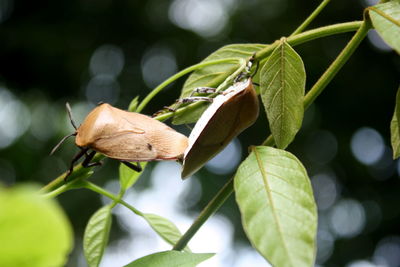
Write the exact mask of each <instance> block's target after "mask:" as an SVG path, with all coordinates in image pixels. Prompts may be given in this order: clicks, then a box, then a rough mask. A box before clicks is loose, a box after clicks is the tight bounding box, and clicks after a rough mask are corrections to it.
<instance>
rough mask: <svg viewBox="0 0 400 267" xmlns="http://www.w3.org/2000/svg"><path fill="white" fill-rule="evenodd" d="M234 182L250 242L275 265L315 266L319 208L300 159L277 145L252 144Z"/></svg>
mask: <svg viewBox="0 0 400 267" xmlns="http://www.w3.org/2000/svg"><path fill="white" fill-rule="evenodd" d="M234 188H235V192H236V201H237V203H238V205H239V208H240V212H241V216H242V223H243V227H244V230H245V232H246V234H247V237H248V238H249V240H250V242H251V244H252V245H253V246H254V248H256V249H257V250H258V251H259V253H260V254H261V255H262V256H264V258H265V259H267V260H268V261H269V262H270V263H271V264H272V265H273V266H292V267H302V266H313V264H314V257H315V237H316V231H317V212H316V205H315V201H314V197H313V192H312V188H311V183H310V180H309V178H308V176H307V172H306V170H305V169H304V167H303V165H302V164H301V163H300V161H299V160H298V159H297V158H296V157H295V156H294V155H292V154H290V153H289V152H286V151H284V150H280V149H276V148H272V147H265V146H264V147H263V146H260V147H252V149H251V153H250V155H249V156H248V157H247V159H246V160H245V161H243V162H242V164H241V165H240V167H239V169H238V171H237V173H236V175H235V177H234Z"/></svg>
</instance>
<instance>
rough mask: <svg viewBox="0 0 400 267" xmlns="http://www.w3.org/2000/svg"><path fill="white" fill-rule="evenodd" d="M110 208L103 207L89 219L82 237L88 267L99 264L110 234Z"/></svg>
mask: <svg viewBox="0 0 400 267" xmlns="http://www.w3.org/2000/svg"><path fill="white" fill-rule="evenodd" d="M111 222H112V216H111V207H110V206H108V205H107V206H104V207H102V208H101V209H99V210H98V211H96V213H94V214H93V215H92V217H90V219H89V222H88V224H87V226H86V229H85V234H84V237H83V250H84V253H85V258H86V261H87V263H88V266H89V267H97V266H99V264H100V261H101V258H102V257H103V253H104V250H105V247H106V246H107V242H108V237H109V234H110V228H111Z"/></svg>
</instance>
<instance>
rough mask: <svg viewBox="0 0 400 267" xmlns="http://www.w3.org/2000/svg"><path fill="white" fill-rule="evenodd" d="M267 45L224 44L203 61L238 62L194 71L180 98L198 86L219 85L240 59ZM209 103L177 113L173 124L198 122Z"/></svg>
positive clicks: (238, 66) (232, 71)
mask: <svg viewBox="0 0 400 267" xmlns="http://www.w3.org/2000/svg"><path fill="white" fill-rule="evenodd" d="M265 47H266V45H262V44H231V45H227V46H224V47H222V48H220V49H218V50H217V51H215V52H214V53H212V54H210V55H209V56H208V57H206V58H205V59H204V60H203V61H202V63H204V62H210V61H214V60H220V59H228V58H229V59H237V62H233V61H232V62H225V63H220V64H215V65H209V66H206V67H204V68H201V69H199V70H196V71H194V72H193V73H192V74H191V75H190V76H189V78H188V79H187V80H186V82H185V84H184V86H183V89H182V92H181V96H180V98H185V97H188V96H189V95H190V94H191V93H192V92H193V90H194V89H196V88H197V87H214V88H216V87H218V86H219V85H220V84H221V83H222V82H223V81H224V80H225V79H226V78H228V77H229V75H231V74H233V73H234V72H235V71H236V70H237V69H238V68H240V67H241V64H240V61H241V60H246V59H248V58H249V57H251V56H252V55H253V53H254V52H257V51H259V50H261V49H263V48H265ZM207 104H208V103H205V104H203V105H200V107H196V109H199V110H198V111H197V110H196V111H193V110H188V111H185V112H183V113H181V114H179V115H176V116H175V118H174V120H173V121H172V123H173V124H176V125H177V124H187V123H193V122H196V121H197V120H198V119H199V117H200V116H201V114H202V113H203V111H204V110H205V109H206V108H207V106H208V105H207Z"/></svg>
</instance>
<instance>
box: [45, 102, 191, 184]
mask: <svg viewBox="0 0 400 267" xmlns="http://www.w3.org/2000/svg"><path fill="white" fill-rule="evenodd" d="M67 109H68V114H69V116H70V119H71V123H72V125H73V126H74V128H75V129H76V131H75V133H73V134H71V135H69V136H76V138H75V144H76V145H77V146H78V147H79V148H80V149H81V151H80V152H79V153H78V154H77V155H76V156H75V157H74V158H73V160H72V162H71V166H70V169H69V172H68V174H67V176H66V177H68V175H70V174H71V172H72V170H73V165H74V163H75V162H76V161H78V160H79V158H81V157H82V156H85V160H84V161H83V162H82V165H83V166H84V167H90V166H94V165H99V163H98V162H92V163H90V161H91V160H92V158H93V156H94V155H95V153H96V151H97V152H99V153H101V154H103V155H105V156H107V157H109V158H112V159H116V160H119V161H121V162H122V163H124V164H126V165H127V166H129V167H131V168H132V169H134V170H136V171H141V167H140V165H134V164H132V163H130V162H141V161H153V160H180V159H182V158H183V154H184V151H185V149H186V147H187V145H188V139H187V137H186V136H184V135H183V134H180V133H178V132H177V131H175V130H174V129H172V128H171V127H169V126H167V125H166V124H164V123H162V122H160V121H158V120H156V119H153V118H151V117H148V116H146V115H143V114H139V113H135V112H128V111H124V110H121V109H118V108H115V107H113V106H111V105H109V104H106V103H103V104H100V105H98V106H97V107H96V108H94V109H93V110H92V111H91V112H90V113H89V114H88V115H87V117H86V118H85V120H84V121H83V123H82V124H81V125H80V126H79V128H76V126H75V124H74V122H73V120H72V116H71V109H70V107H69V105H68V103H67ZM69 136H66V137H64V138H63V139H62V140H61V141H60V143H59V144H57V146H56V147H55V148H54V149H53V151H52V152H51V154H52V153H53V152H54V151H55V150H56V149H57V148H58V147H59V145H60V144H61V143H62V142H63V141H64V140H65V139H66V138H68V137H69ZM89 149H92V150H93V151H92V152H91V153H89V154H88V153H87V152H88V150H89Z"/></svg>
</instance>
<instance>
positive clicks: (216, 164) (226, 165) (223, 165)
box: [206, 138, 242, 174]
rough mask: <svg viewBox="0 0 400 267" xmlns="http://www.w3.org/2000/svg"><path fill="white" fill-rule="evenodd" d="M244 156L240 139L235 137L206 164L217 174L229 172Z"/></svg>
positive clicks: (208, 168)
mask: <svg viewBox="0 0 400 267" xmlns="http://www.w3.org/2000/svg"><path fill="white" fill-rule="evenodd" d="M241 156H242V147H241V146H240V142H239V140H238V139H236V138H235V139H233V141H232V142H230V143H229V145H227V146H226V147H225V148H224V149H223V150H222V151H221V152H220V153H219V154H218V155H216V156H215V157H214V158H212V159H211V160H210V161H209V162H207V164H206V168H207V170H209V171H210V172H213V173H215V174H227V173H230V172H232V171H233V169H234V168H235V167H236V166H237V165H238V163H239V161H240V159H241Z"/></svg>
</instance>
